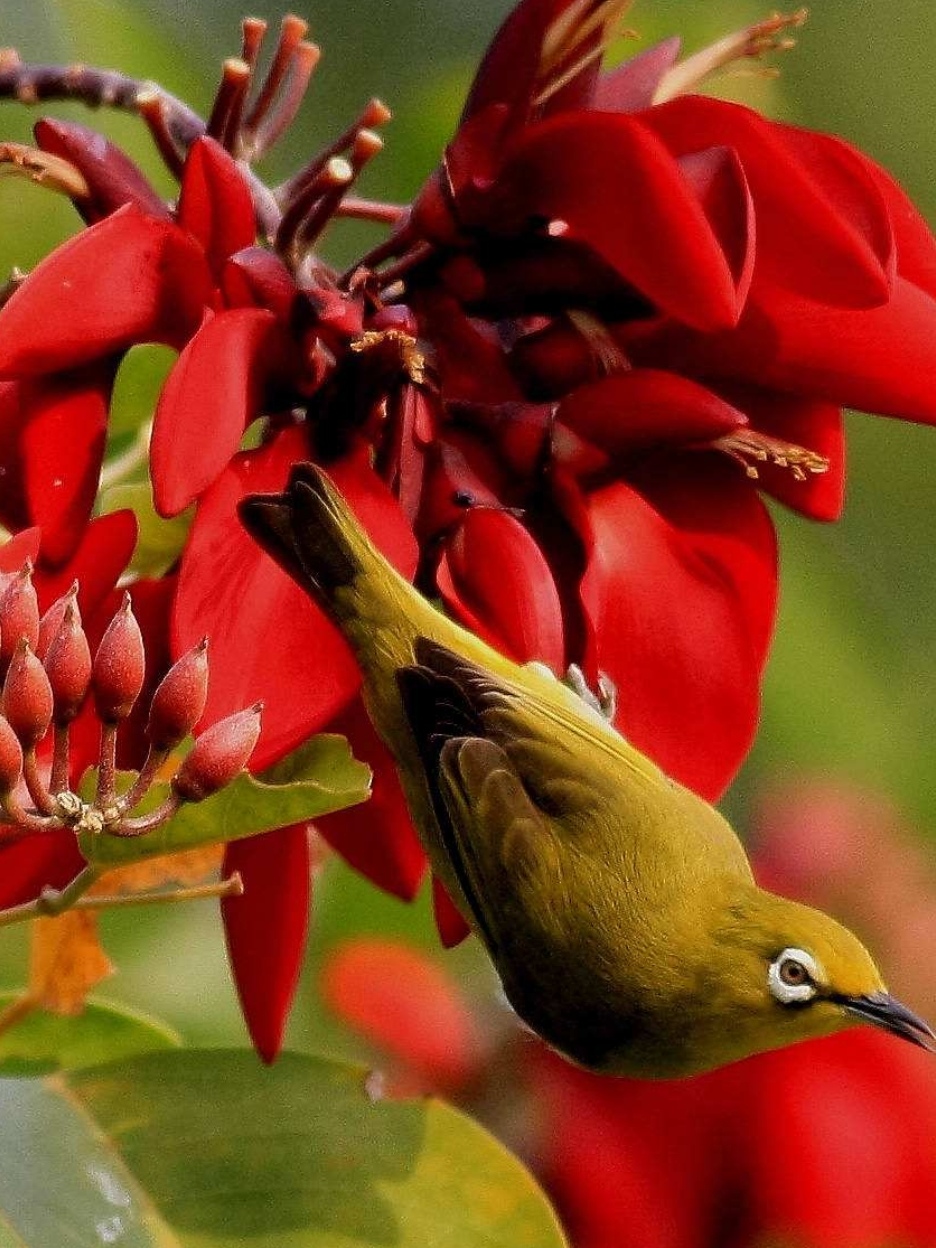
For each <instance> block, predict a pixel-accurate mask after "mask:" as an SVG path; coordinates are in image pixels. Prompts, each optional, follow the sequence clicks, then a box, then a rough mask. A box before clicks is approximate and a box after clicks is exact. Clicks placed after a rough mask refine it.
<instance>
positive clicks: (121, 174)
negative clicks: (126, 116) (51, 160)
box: [33, 117, 169, 221]
mask: <svg viewBox="0 0 936 1248" xmlns="http://www.w3.org/2000/svg"><path fill="white" fill-rule="evenodd" d="M33 133H34V134H35V136H36V142H37V143H38V144H39V146H40V147H41V148H42V150H43V151H44V152H52V153H53V154H54V155H56V156H61V157H62V158H63V159H65V160H67V161H70V162H71V164H73V165H74V166H75V167H76V168H77V169H80V170H81V173H82V175H83V177H84V179H85V181H86V182H87V184H88V189H89V191H90V198H89V199H87V200H79V201H77V203H76V207H77V208H78V209H79V211H80V212H81V213H82V215H83V216H84V218H85V220H87V221H98V220H100V219H101V217H106V216H109V215H110V214H111V213H112V212H115V211H116V210H117V209H118V208H122V207H123V205H124V204H135V205H136V207H137V208H139V209H140V210H141V211H142V212H145V213H146V214H147V215H148V216H151V217H163V218H165V219H166V220H167V221H168V220H169V209H168V208H167V206H166V203H165V201H164V200H163V199H161V198H160V196H159V195H158V194H157V193H156V191H155V189H154V188H153V187H152V186H150V184H149V182H148V181H147V180H146V178H145V177H144V176H143V173H142V172H141V170H140V169H138V168H137V166H136V165H135V164H134V163H133V161H132V160H131V159H130V157H129V156H126V155H125V154H124V153H123V152H122V151H121V150H120V148H119V147H117V145H116V144H114V143H111V141H110V140H109V139H108V138H106V137H105V136H104V135H103V134H98V133H97V131H96V130H91V129H90V128H89V127H88V126H82V125H79V124H78V123H77V122H74V121H62V120H61V119H60V118H57V117H42V118H40V120H39V121H37V122H36V125H35V126H34V128H33Z"/></svg>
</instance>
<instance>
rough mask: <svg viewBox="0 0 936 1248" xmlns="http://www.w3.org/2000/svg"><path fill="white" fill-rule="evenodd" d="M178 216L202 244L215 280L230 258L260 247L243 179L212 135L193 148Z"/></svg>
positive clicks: (190, 150)
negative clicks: (245, 248) (257, 243)
mask: <svg viewBox="0 0 936 1248" xmlns="http://www.w3.org/2000/svg"><path fill="white" fill-rule="evenodd" d="M176 216H177V220H178V222H179V225H180V226H181V227H182V229H183V230H188V232H189V233H190V234H192V235H193V236H194V237H195V238H196V239H197V240H198V242H199V243H200V244H201V247H202V250H203V251H204V254H205V258H206V259H207V261H208V265H209V267H210V269H211V271H212V273H213V274H214V275H215V277H216V278H220V276H221V272H222V269H223V267H224V264H225V261H226V260H227V259H228V258H229V257H230V256H233V255H234V253H235V252H237V251H241V250H242V249H243V248H244V247H250V246H252V245H253V243H255V242H256V238H257V224H256V218H255V216H254V209H253V202H252V200H251V198H250V191H249V190H248V189H247V183H246V182H245V180H244V175H243V174H242V173H241V171H240V170H239V169H238V167H237V163H236V162H235V160H234V158H233V157H232V156H230V155H229V154H228V153H227V152H226V151H225V150H224V148H223V147H222V146H221V144H220V143H217V142H215V140H214V139H212V138H210V137H209V136H208V135H202V137H201V138H200V139H196V141H195V142H194V143H193V144H192V146H191V147H190V148H189V153H188V157H187V158H186V161H185V168H184V170H183V171H182V182H181V189H180V193H179V208H178V212H177V214H176Z"/></svg>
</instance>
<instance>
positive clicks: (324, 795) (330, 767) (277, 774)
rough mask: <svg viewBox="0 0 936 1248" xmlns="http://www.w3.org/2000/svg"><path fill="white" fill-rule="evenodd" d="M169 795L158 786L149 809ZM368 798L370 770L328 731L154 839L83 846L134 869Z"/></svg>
mask: <svg viewBox="0 0 936 1248" xmlns="http://www.w3.org/2000/svg"><path fill="white" fill-rule="evenodd" d="M167 793H168V785H155V786H154V787H153V789H152V790H151V791H150V793H149V794H147V798H148V805H156V804H158V802H159V801H161V800H162V798H164V797H165V796H166V795H167ZM369 796H370V768H369V767H367V766H366V764H364V763H360V762H358V761H357V759H356V758H355V757H354V756H353V754H352V753H351V750H350V747H349V746H348V743H347V741H346V740H345V738H344V737H339V736H332V735H329V734H321V735H319V736H316V737H311V738H310V739H309V740H308V741H306V742H305V743H304V744H303V745H301V746H300V747H299V748H298V749H297V750H294V751H293V752H292V754H289V755H287V757H286V758H284V759H283V760H282V762H280V763H277V764H276V766H275V767H271V768H269V770H267V771H265V772H264V773H263V777H262V778H258V777H256V776H251V775H249V774H248V773H247V772H244V773H243V775H240V776H238V777H237V779H236V780H234V781H233V783H232V784H229V785H228V786H227V788H225V789H222V790H221V792H220V793H216V794H215V795H214V796H213V797H209V798H207V799H206V800H205V801H204V802H198V803H195V804H186V805H185V806H183V807H182V808H181V810H180V811H179V813H178V814H177V815H175V816H174V817H173V818H172V819H170V820H169V822H168V823H165V824H163V826H162V827H161V828H158V829H157V830H156V831H155V832H153V833H150V834H149V835H147V836H141V837H137V838H133V839H128V838H122V837H116V836H107V835H104V834H97V835H93V834H91V833H87V832H85V833H82V834H81V835H80V836H79V838H78V843H79V846H80V849H81V852H82V854H84V856H85V858H86V859H87V861H88V862H89V863H91V864H92V865H94V866H98V867H102V868H103V867H117V866H127V865H128V864H129V863H132V862H140V861H142V860H144V859H147V858H158V857H159V856H160V855H162V854H174V853H179V852H180V851H181V850H188V849H197V848H199V847H200V846H203V845H217V844H221V843H223V842H228V841H239V840H242V839H243V838H244V837H247V836H255V835H256V834H257V833H260V832H269V831H272V829H273V828H282V827H285V826H286V825H287V824H290V823H303V822H305V821H306V820H309V819H317V818H318V817H319V816H321V815H327V814H330V813H331V812H332V811H334V810H344V809H345V807H347V806H354V805H356V804H357V803H358V802H363V801H365V800H366V799H367V798H368V797H369Z"/></svg>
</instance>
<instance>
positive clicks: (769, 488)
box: [725, 386, 845, 520]
mask: <svg viewBox="0 0 936 1248" xmlns="http://www.w3.org/2000/svg"><path fill="white" fill-rule="evenodd" d="M725 393H726V395H727V397H729V398H730V399H731V401H732V402H733V403H736V404H737V406H738V407H739V408H740V409H741V410H742V411H743V412H745V413H746V415H747V417H748V420H749V421H750V424H751V428H752V430H754V431H757V432H760V433H766V434H767V435H768V436H770V437H772V438H776V439H777V440H778V441H779V442H789V443H791V444H792V445H793V446H801V447H805V448H806V449H807V450H810V451H815V452H817V454H819V455H822V456H823V457H824V458H825V459H827V460H828V462H829V468H828V471H827V472H822V473H808V474H807V475H806V476H805V479H802V480H801V479H799V478H798V477H797V476H795V475H794V474H793V473H792V472H791V471H790V469H789V468H781V467H779V466H778V465H777V464H773V463H770V462H760V461H757V462H753V461H752V463H753V466H754V467H755V469H756V471H757V485H758V487H759V488H760V489H762V490H766V492H767V493H768V494H770V495H772V496H773V497H774V498H776V499H779V500H780V502H781V503H785V504H786V505H787V507H792V508H793V510H794V511H798V512H800V513H801V514H802V515H804V516H808V517H809V518H810V519H811V520H837V519H838V518H839V516H840V515H841V514H842V507H843V505H844V502H845V427H844V422H843V420H842V409H841V408H840V407H838V406H836V404H834V403H824V402H823V401H822V400H821V399H806V398H799V397H798V396H797V395H790V394H780V393H778V392H777V391H771V390H761V389H758V388H757V387H756V386H749V387H742V386H734V387H728V388H727V389H726V391H725Z"/></svg>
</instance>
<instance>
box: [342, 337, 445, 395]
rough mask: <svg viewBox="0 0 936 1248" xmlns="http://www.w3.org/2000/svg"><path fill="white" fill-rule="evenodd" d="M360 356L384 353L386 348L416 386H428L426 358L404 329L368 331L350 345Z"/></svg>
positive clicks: (415, 341)
mask: <svg viewBox="0 0 936 1248" xmlns="http://www.w3.org/2000/svg"><path fill="white" fill-rule="evenodd" d="M350 346H351V350H352V351H356V352H357V353H358V354H362V355H363V354H365V353H368V352H371V351H378V350H379V351H384V350H386V348H388V347H389V348H390V350H391V351H392V352H393V353H394V354H395V355H396V356H397V357H398V359H399V364H400V370H401V372H403V373H405V374H406V376H407V377H408V378H409V380H410V381H411V382H413V384H414V385H417V386H423V385H425V384H426V357H425V355H423V353H422V350H421V349H420V346H419V343H418V341H417V340H416V339H415V338H414V337H413V335H412V334H407V333H406V332H405V331H404V330H402V329H366V330H365V331H364V332H363V334H359V335H358V337H357V338H355V339H354V341H353V342H352V343H351V344H350Z"/></svg>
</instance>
